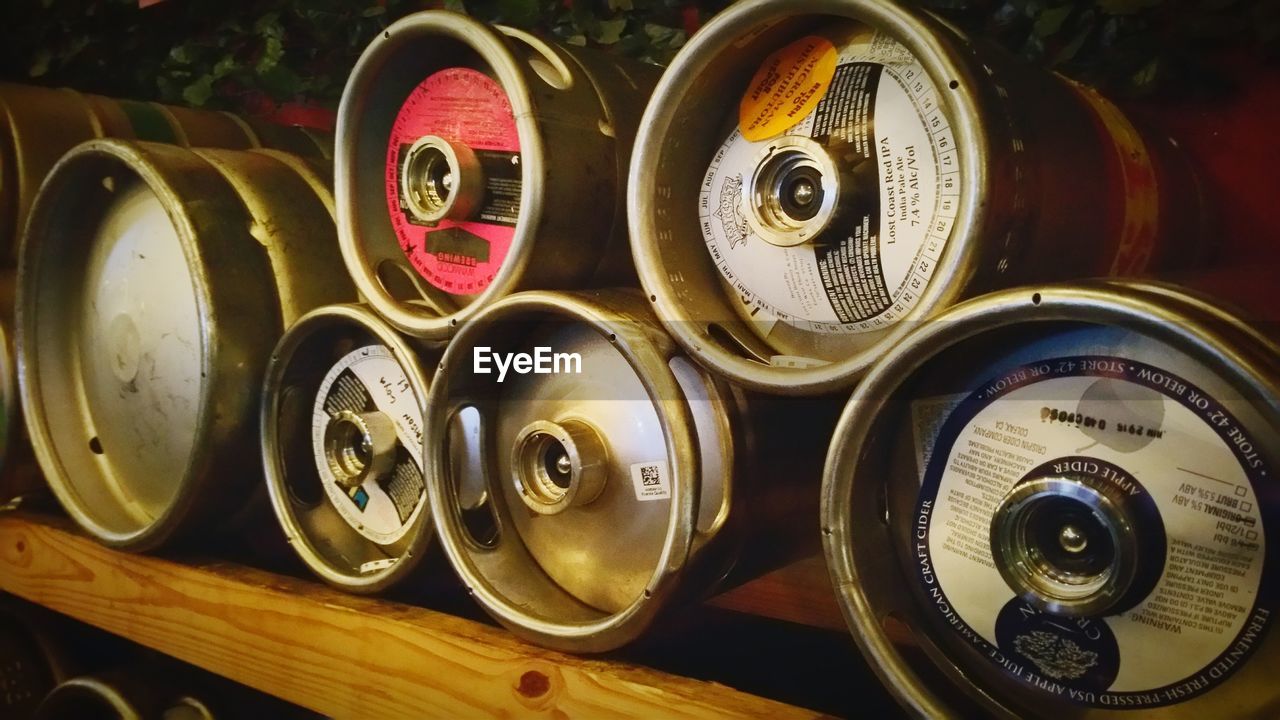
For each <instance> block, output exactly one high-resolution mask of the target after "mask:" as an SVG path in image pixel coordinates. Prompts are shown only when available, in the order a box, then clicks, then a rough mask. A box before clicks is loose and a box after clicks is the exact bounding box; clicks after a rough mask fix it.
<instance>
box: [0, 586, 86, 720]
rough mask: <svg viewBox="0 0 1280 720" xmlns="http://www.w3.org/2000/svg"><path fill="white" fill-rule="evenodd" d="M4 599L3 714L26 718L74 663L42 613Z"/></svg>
mask: <svg viewBox="0 0 1280 720" xmlns="http://www.w3.org/2000/svg"><path fill="white" fill-rule="evenodd" d="M0 601H2V602H3V603H4V609H3V611H2V612H0V688H3V692H0V715H3V716H4V717H6V718H15V719H16V720H25V719H26V718H29V717H31V716H32V713H34V712H35V710H36V707H37V706H38V705H39V704H40V701H41V699H43V698H44V696H45V695H47V694H48V693H49V691H50V690H52V689H53V687H54V686H55V685H57V684H58V683H60V682H62V681H64V680H66V678H67V673H68V672H69V667H70V664H69V663H68V660H67V658H66V657H65V655H64V653H63V651H62V648H61V647H60V646H59V644H58V643H56V642H55V641H54V640H53V639H52V638H51V637H50V636H49V635H48V634H47V633H46V632H45V627H44V623H43V622H41V621H40V620H42V618H40V616H39V615H33V614H31V613H28V612H24V611H22V610H19V609H18V608H19V607H21V606H15V604H14V603H11V602H10V599H9V598H0Z"/></svg>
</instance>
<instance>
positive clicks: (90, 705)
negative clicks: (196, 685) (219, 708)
mask: <svg viewBox="0 0 1280 720" xmlns="http://www.w3.org/2000/svg"><path fill="white" fill-rule="evenodd" d="M151 670H152V671H154V669H151ZM30 717H31V718H32V720H159V719H161V718H163V720H214V718H216V717H217V715H216V714H214V712H213V711H212V710H211V709H210V707H209V705H207V704H206V702H205V701H204V700H201V699H199V698H196V697H192V696H190V695H181V694H175V693H173V692H171V691H170V690H169V689H167V688H165V687H164V686H163V685H159V684H155V683H148V682H146V681H144V680H143V678H142V677H139V676H137V675H134V674H131V673H128V672H120V671H117V672H106V673H102V674H100V675H96V676H95V675H86V676H83V677H77V678H72V679H70V680H67V681H65V682H63V683H61V684H59V685H58V686H57V687H55V688H54V689H53V691H52V692H50V693H49V695H48V696H47V697H45V698H44V701H43V702H41V703H40V706H39V707H38V708H37V709H36V712H35V714H33V715H31V716H30Z"/></svg>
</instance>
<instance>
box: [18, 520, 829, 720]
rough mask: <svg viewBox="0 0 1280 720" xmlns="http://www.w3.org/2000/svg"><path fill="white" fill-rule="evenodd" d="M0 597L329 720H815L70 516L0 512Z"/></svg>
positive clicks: (729, 692) (716, 688) (721, 689)
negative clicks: (110, 535)
mask: <svg viewBox="0 0 1280 720" xmlns="http://www.w3.org/2000/svg"><path fill="white" fill-rule="evenodd" d="M0 588H2V589H4V590H6V591H9V592H11V593H13V594H15V595H18V596H21V597H24V598H26V599H28V600H31V601H33V602H36V603H39V604H41V605H44V606H46V607H49V608H51V609H53V610H57V611H59V612H62V613H64V614H67V615H70V616H72V617H75V618H78V619H80V620H82V621H85V622H87V623H90V624H92V625H96V626H98V627H101V628H103V629H105V630H107V631H110V632H113V633H116V634H118V635H122V636H124V637H127V638H130V639H132V640H134V641H136V642H138V643H141V644H143V645H146V646H149V647H152V648H154V649H156V650H159V651H161V652H164V653H166V654H168V655H172V656H174V657H177V658H179V659H181V660H185V661H187V662H190V663H192V664H194V665H198V666H200V667H203V668H206V669H208V670H210V671H212V672H215V673H217V674H219V675H223V676H226V677H228V678H231V679H232V680H235V681H237V682H240V683H243V684H245V685H249V686H251V687H255V688H257V689H259V690H262V691H264V692H268V693H270V694H272V695H276V696H278V697H281V698H283V699H285V700H288V701H290V702H293V703H296V704H298V705H302V706H304V707H307V708H310V709H312V710H315V711H317V712H321V713H324V714H327V715H332V716H334V717H336V718H371V717H377V718H423V717H476V716H482V715H483V716H501V717H528V716H550V717H555V718H568V717H593V718H594V717H624V716H625V717H655V716H661V717H683V718H712V717H770V718H800V717H816V716H817V713H814V712H812V711H808V710H802V709H799V708H796V707H793V706H790V705H785V704H782V703H778V702H775V701H772V700H767V699H764V698H759V697H756V696H753V695H749V694H747V693H743V692H740V691H737V690H734V689H732V688H728V687H725V686H723V685H719V684H715V683H709V682H703V681H698V680H693V679H689V678H684V677H679V676H675V675H669V674H666V673H661V672H658V671H655V670H651V669H648V668H644V667H639V666H634V665H628V664H623V663H617V662H610V661H605V660H598V659H590V658H578V657H573V656H568V655H564V654H560V653H555V652H551V651H546V650H542V649H539V648H536V647H533V646H530V645H526V644H524V643H521V642H520V641H518V640H517V639H515V638H514V637H513V636H512V635H510V634H508V633H506V632H503V631H502V630H499V629H496V628H492V627H489V626H487V625H481V624H479V623H476V622H473V621H470V620H465V619H462V618H457V617H454V616H451V615H446V614H443V613H439V612H435V611H432V610H427V609H423V608H417V607H411V606H407V605H401V604H397V603H392V602H387V601H382V600H376V599H371V598H361V597H354V596H350V595H345V594H342V593H339V592H337V591H334V590H331V589H328V588H326V587H323V586H320V585H317V584H315V583H311V582H307V581H303V580H296V579H293V578H287V577H282V576H278V575H273V574H271V573H266V572H262V571H259V570H253V569H250V568H245V567H241V566H235V565H228V564H225V563H207V564H198V565H194V566H193V565H184V564H179V563H176V562H173V561H170V560H165V559H161V558H155V557H146V556H137V555H127V554H124V553H120V552H117V551H113V550H110V549H108V548H104V547H102V546H100V545H98V544H97V543H95V542H93V541H92V540H90V539H88V538H85V537H83V536H81V535H79V534H77V533H75V532H74V531H73V530H71V529H70V528H69V527H68V524H67V522H66V521H59V520H53V519H46V518H31V517H24V516H20V515H10V516H6V517H0Z"/></svg>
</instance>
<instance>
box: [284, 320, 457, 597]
mask: <svg viewBox="0 0 1280 720" xmlns="http://www.w3.org/2000/svg"><path fill="white" fill-rule="evenodd" d="M437 359H438V353H431V352H425V354H424V351H423V350H422V349H421V348H419V347H418V346H417V345H415V344H414V342H413V341H410V340H407V339H405V338H404V337H403V336H401V335H400V334H399V333H398V332H396V330H395V329H393V328H392V327H391V326H390V325H388V324H387V323H386V322H385V321H384V320H382V319H381V318H379V317H378V316H377V315H376V314H375V313H374V312H373V311H372V310H370V309H369V308H368V307H366V306H363V305H334V306H330V307H324V308H320V309H317V310H314V311H312V312H310V313H308V314H307V315H306V316H304V317H303V318H302V319H301V320H299V321H298V322H297V323H295V324H294V325H293V326H292V327H291V328H290V329H289V331H288V332H287V333H285V335H284V337H283V338H281V340H280V343H279V344H278V345H277V346H276V349H275V352H274V353H273V354H272V356H271V362H270V364H269V365H268V366H267V374H266V380H265V383H264V385H263V391H262V416H261V423H262V461H263V466H264V469H265V472H266V477H267V487H268V490H269V492H270V495H271V504H272V507H273V508H274V509H275V513H276V517H277V518H278V519H279V521H280V525H281V527H283V528H284V532H285V536H286V537H287V538H288V540H289V543H290V545H292V547H293V549H294V550H295V551H296V552H297V554H298V555H299V557H301V558H302V560H303V562H305V563H306V565H307V567H308V568H310V569H311V570H312V571H313V572H314V573H316V574H317V575H318V576H319V577H321V578H322V579H324V580H326V581H327V582H329V583H331V584H333V585H335V586H337V587H339V588H342V589H344V590H349V591H352V592H377V591H381V590H384V589H387V588H389V587H391V586H393V585H396V584H399V583H401V582H403V581H404V579H405V578H406V577H408V576H410V575H411V574H412V573H413V572H414V571H415V570H416V569H417V568H418V567H419V566H420V564H421V562H422V560H423V558H424V557H425V556H426V554H427V550H428V549H429V548H431V547H432V545H433V537H434V534H435V533H434V529H433V524H432V522H431V512H430V510H429V509H427V498H426V485H425V481H424V479H423V473H422V455H423V453H422V436H423V406H424V403H425V402H426V397H427V388H428V387H429V385H430V381H431V374H432V373H433V372H434V371H435V363H436V360H437Z"/></svg>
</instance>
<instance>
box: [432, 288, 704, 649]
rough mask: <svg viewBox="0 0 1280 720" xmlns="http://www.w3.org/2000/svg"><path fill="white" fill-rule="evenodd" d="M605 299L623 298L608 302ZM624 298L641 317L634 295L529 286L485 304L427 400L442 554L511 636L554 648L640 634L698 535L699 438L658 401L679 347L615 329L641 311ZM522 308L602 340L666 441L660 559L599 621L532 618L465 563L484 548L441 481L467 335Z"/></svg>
mask: <svg viewBox="0 0 1280 720" xmlns="http://www.w3.org/2000/svg"><path fill="white" fill-rule="evenodd" d="M610 301H622V302H616V303H615V304H614V305H611V304H610ZM624 303H627V304H630V305H631V307H636V308H638V309H639V310H640V311H642V312H645V314H647V308H645V307H644V304H643V299H642V298H640V297H639V296H638V295H634V294H632V293H631V292H618V291H597V292H575V293H568V292H552V291H538V290H531V291H525V292H520V293H516V294H514V295H510V296H508V297H505V298H503V299H501V300H499V301H498V302H496V303H494V304H492V305H489V306H488V307H486V308H484V309H483V310H481V311H480V312H479V313H478V314H477V315H476V317H475V318H474V319H473V320H472V321H471V322H469V323H468V324H467V325H466V326H464V327H463V328H462V329H461V330H460V331H459V333H458V335H457V336H456V337H455V338H454V340H453V341H452V342H451V343H450V345H449V347H448V349H446V351H445V353H444V356H443V358H442V359H441V361H440V365H439V369H438V371H437V373H438V374H437V376H436V381H435V382H434V383H433V384H432V387H431V391H430V395H429V397H428V399H427V417H426V421H425V427H426V436H425V438H424V442H423V452H424V458H423V459H424V463H423V465H424V467H425V469H426V471H427V472H426V474H427V478H428V480H427V495H428V497H429V498H430V501H431V514H432V516H433V517H434V518H435V522H436V529H437V533H438V537H439V539H440V545H441V547H442V548H443V550H444V552H445V555H446V556H447V557H448V558H449V562H450V564H451V565H452V566H453V568H454V570H455V571H456V572H457V574H458V576H459V578H460V579H461V580H462V581H463V584H464V585H466V587H467V590H468V593H469V594H471V596H472V597H473V598H474V599H475V600H476V601H477V602H478V603H479V604H480V605H481V606H482V607H483V608H484V609H485V610H486V611H487V612H488V613H489V614H490V615H492V616H493V617H494V618H495V619H496V620H498V622H500V623H501V624H502V625H504V626H505V627H507V628H508V629H509V630H511V631H512V632H514V633H516V634H517V635H520V636H522V637H525V638H527V639H530V640H532V641H534V642H536V643H538V644H540V645H543V646H546V647H550V648H553V649H559V650H565V651H570V652H605V651H608V650H612V649H616V648H618V647H621V646H623V645H626V644H627V643H629V642H631V641H633V640H635V639H636V638H638V637H640V635H641V634H643V633H644V631H645V630H646V629H647V628H648V627H649V626H650V625H651V624H652V622H653V621H654V619H655V618H656V617H657V615H658V613H659V612H660V611H661V610H662V608H663V607H664V605H665V604H666V603H667V602H668V600H669V599H670V598H671V596H672V595H673V594H674V593H675V592H676V591H677V586H678V584H679V581H680V577H681V573H682V572H683V571H684V570H685V569H686V567H687V565H688V563H689V561H690V556H691V554H692V552H693V550H694V547H695V544H696V543H697V542H698V541H699V539H700V538H702V537H703V535H702V533H701V532H700V531H699V530H697V529H696V528H697V519H698V518H697V503H698V496H699V490H700V487H701V482H702V478H701V474H700V468H701V462H700V457H699V455H698V451H697V449H696V448H697V445H696V443H695V442H691V441H692V440H694V439H695V438H696V437H697V435H696V432H695V423H694V418H693V414H692V410H691V408H690V407H689V404H688V402H682V403H676V402H671V401H669V400H668V401H665V402H661V401H657V398H676V397H683V390H682V388H681V385H680V383H679V381H678V379H677V377H676V375H675V373H674V372H673V371H672V369H671V368H670V366H669V364H668V363H669V361H670V360H671V359H673V358H675V357H679V356H680V355H681V354H682V353H680V351H679V349H678V348H677V347H676V346H675V344H674V343H672V342H671V341H670V339H669V338H668V337H667V336H666V335H665V334H663V333H661V332H659V331H658V328H657V327H656V323H655V327H654V328H653V330H652V331H650V330H648V329H647V328H646V329H643V330H639V331H631V330H628V329H627V328H624V327H619V326H618V325H617V324H616V323H615V320H616V319H617V318H618V317H620V316H622V317H628V318H638V317H641V315H640V314H639V313H636V312H633V311H631V310H630V309H628V307H627V304H624ZM524 314H550V315H560V316H562V317H565V318H567V319H570V320H572V321H574V322H580V323H583V324H585V325H587V326H588V327H590V328H591V329H592V330H594V331H595V332H597V333H600V334H601V335H603V336H604V337H605V338H608V339H609V340H610V342H611V343H612V345H613V346H614V348H615V349H616V350H617V351H618V352H619V353H620V354H621V355H622V356H623V357H624V358H625V359H626V360H627V362H628V364H629V365H630V366H631V367H632V369H633V370H634V371H635V372H636V374H637V376H638V377H639V378H640V381H641V383H642V384H643V385H644V388H645V391H646V392H647V394H648V396H649V398H650V399H651V400H654V409H655V412H656V413H657V416H658V422H659V426H660V428H661V430H662V433H663V439H664V442H665V445H666V459H667V465H668V468H669V470H670V471H671V501H670V502H671V506H670V511H669V514H668V521H667V528H666V532H665V536H664V539H663V550H662V552H661V553H660V555H659V559H658V563H657V565H656V566H655V567H654V570H653V573H652V574H651V575H650V578H649V580H648V582H647V583H646V586H645V590H644V592H643V593H641V594H640V595H638V596H637V597H636V598H635V599H634V600H633V601H632V602H631V604H630V605H629V606H627V607H626V608H624V609H622V610H620V611H618V612H615V613H602V614H603V617H601V618H600V619H597V620H591V621H579V622H573V621H553V620H549V619H545V618H541V617H535V616H533V615H531V614H530V613H529V612H528V611H527V610H526V609H525V607H523V606H521V605H519V604H517V603H515V602H512V601H511V600H509V599H508V598H507V597H506V596H504V594H503V593H501V592H499V591H498V590H497V589H496V588H495V587H494V585H493V584H492V583H490V582H488V581H487V580H486V579H485V577H484V575H483V574H482V573H481V572H480V571H479V570H478V569H477V567H476V564H475V562H474V561H473V560H472V559H471V554H472V553H473V552H483V549H482V548H480V547H479V546H478V545H477V543H475V542H474V541H473V540H471V538H470V536H469V534H468V533H467V531H466V529H465V528H464V527H463V525H462V520H461V517H460V514H459V513H458V512H457V510H456V507H457V503H456V497H455V495H456V490H453V489H452V484H451V483H450V482H449V481H448V478H447V477H446V469H447V466H448V457H447V455H448V450H447V447H448V446H447V435H446V432H447V428H448V425H449V423H448V420H449V417H450V415H451V413H453V412H454V411H455V410H456V409H457V407H458V403H456V402H453V401H452V400H451V398H450V397H449V383H448V378H449V375H450V373H451V371H454V372H456V371H458V370H459V369H462V371H464V372H466V371H467V370H468V369H469V368H467V367H466V363H467V362H468V361H469V359H470V355H469V354H468V352H469V349H470V341H471V339H472V338H479V337H483V335H484V333H486V332H487V331H488V329H489V327H490V324H491V323H493V322H494V321H497V320H502V319H508V318H510V317H512V316H518V315H524ZM507 530H508V531H510V529H509V528H508V529H507Z"/></svg>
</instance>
